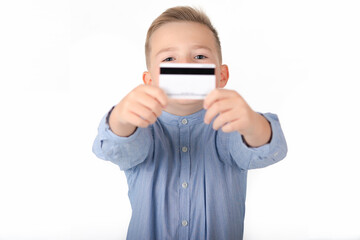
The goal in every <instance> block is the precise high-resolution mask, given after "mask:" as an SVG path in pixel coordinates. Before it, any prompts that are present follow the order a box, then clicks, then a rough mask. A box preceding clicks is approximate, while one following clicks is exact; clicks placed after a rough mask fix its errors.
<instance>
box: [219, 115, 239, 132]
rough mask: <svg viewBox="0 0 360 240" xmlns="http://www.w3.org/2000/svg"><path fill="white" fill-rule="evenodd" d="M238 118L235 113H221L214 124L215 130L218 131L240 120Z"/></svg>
mask: <svg viewBox="0 0 360 240" xmlns="http://www.w3.org/2000/svg"><path fill="white" fill-rule="evenodd" d="M238 118H239V117H238V115H236V114H235V113H234V111H227V112H224V113H221V114H220V115H219V116H218V117H217V118H216V119H215V121H214V122H213V129H214V130H218V129H219V128H221V127H222V126H224V125H226V124H229V123H231V122H233V121H236V120H238Z"/></svg>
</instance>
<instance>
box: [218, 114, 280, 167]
mask: <svg viewBox="0 0 360 240" xmlns="http://www.w3.org/2000/svg"><path fill="white" fill-rule="evenodd" d="M262 115H263V116H264V117H265V118H266V119H267V120H268V121H269V123H270V125H271V130H272V137H271V141H270V142H269V143H267V144H265V145H263V146H260V147H256V148H252V147H248V146H247V145H246V143H245V142H244V140H243V137H242V135H241V134H239V133H238V132H232V133H229V134H226V133H221V134H219V138H222V139H221V140H219V142H220V143H221V146H220V147H221V149H219V152H220V153H221V155H222V156H223V158H224V159H228V161H233V162H235V163H236V164H237V165H238V166H239V167H240V168H242V169H245V170H248V169H254V168H263V167H266V166H269V165H271V164H274V163H276V162H279V161H280V160H282V159H284V158H285V156H286V154H287V144H286V140H285V137H284V134H283V131H282V129H281V126H280V122H279V119H278V117H277V115H275V114H272V113H265V114H262ZM218 147H219V146H218Z"/></svg>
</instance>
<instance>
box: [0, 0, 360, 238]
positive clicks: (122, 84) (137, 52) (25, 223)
mask: <svg viewBox="0 0 360 240" xmlns="http://www.w3.org/2000/svg"><path fill="white" fill-rule="evenodd" d="M177 5H191V6H198V7H202V8H203V9H204V10H205V11H206V12H207V14H208V15H209V16H210V18H211V19H212V22H213V24H214V25H215V27H216V28H217V30H218V32H219V34H220V39H221V42H222V46H223V59H224V63H227V64H228V65H229V68H230V80H229V84H228V86H227V88H229V89H235V90H237V91H238V92H239V93H240V94H241V95H242V96H243V97H244V98H245V99H246V100H247V102H248V103H249V104H250V106H251V107H252V108H253V109H254V110H256V111H261V112H274V113H277V114H278V116H279V118H280V121H281V124H282V127H283V130H284V132H285V136H286V139H287V142H288V147H289V152H288V156H287V157H286V159H285V160H283V161H282V162H280V163H278V164H275V165H273V166H270V167H268V168H264V169H258V170H252V171H250V172H249V178H248V192H247V193H248V195H247V210H246V218H245V234H244V238H245V239H248V240H251V239H255V240H262V239H264V240H268V239H271V240H272V239H275V240H279V239H284V240H289V239H290V240H291V239H319V240H320V239H360V190H359V188H360V187H359V185H360V174H359V170H360V157H359V146H358V145H359V144H358V143H359V134H360V128H359V122H360V114H359V112H358V111H359V102H360V97H359V94H358V91H359V90H360V87H359V86H360V85H359V83H358V82H360V71H359V67H360V57H359V56H360V47H359V46H360V44H359V43H360V14H359V12H360V2H359V1H350V0H342V1H340V0H336V1H335V0H333V1H332V0H301V1H300V0H298V1H295V0H282V1H281V0H276V1H267V0H243V1H236V0H221V1H209V0H207V1H176V0H174V1H169V0H167V1H165V0H163V1H141V2H140V1H126V2H125V1H115V0H112V1H85V0H83V1H45V0H44V1H38V0H34V1H1V3H0V36H1V37H0V110H1V118H0V239H1V240H8V239H9V240H11V239H76V240H77V239H104V240H108V239H109V240H110V239H124V238H125V236H126V231H127V227H128V222H129V219H130V216H131V207H130V204H129V201H128V197H127V190H128V189H127V183H126V178H125V175H124V173H123V172H121V171H120V170H119V168H118V166H116V165H114V164H112V163H110V162H106V161H103V160H100V159H97V158H96V157H95V156H94V155H93V153H92V152H91V147H92V143H93V140H94V138H95V136H96V133H97V126H98V124H99V122H100V119H101V118H102V116H103V115H104V114H105V113H106V112H107V111H108V110H109V108H110V107H111V106H112V105H114V104H116V103H117V102H118V101H120V99H121V98H122V97H123V96H124V95H125V94H126V93H127V92H129V91H130V90H131V89H132V88H134V87H135V86H137V85H138V84H140V83H142V78H141V77H142V72H143V71H144V70H146V67H145V61H144V48H143V46H144V41H145V35H146V31H147V28H148V27H149V25H150V23H151V21H152V20H153V19H154V18H155V17H157V16H158V15H159V14H161V12H163V11H164V10H165V9H167V8H168V7H172V6H177Z"/></svg>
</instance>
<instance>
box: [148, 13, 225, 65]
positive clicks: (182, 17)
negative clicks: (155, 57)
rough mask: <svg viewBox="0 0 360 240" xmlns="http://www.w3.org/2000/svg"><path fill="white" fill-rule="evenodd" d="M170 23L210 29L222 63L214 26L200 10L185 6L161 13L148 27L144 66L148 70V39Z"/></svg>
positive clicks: (219, 45) (218, 40)
mask: <svg viewBox="0 0 360 240" xmlns="http://www.w3.org/2000/svg"><path fill="white" fill-rule="evenodd" d="M170 22H195V23H200V24H203V25H205V26H206V27H208V28H209V29H210V31H211V32H212V33H213V34H214V37H215V41H216V45H217V51H218V55H219V60H220V63H221V62H222V56H221V44H220V39H219V36H218V33H217V31H216V29H215V28H214V26H213V25H212V24H211V21H210V19H209V17H208V16H207V15H206V14H205V13H204V12H203V11H201V10H198V9H194V8H192V7H187V6H179V7H173V8H169V9H167V10H166V11H165V12H163V13H162V14H161V15H160V16H159V17H157V18H156V19H155V20H154V21H153V22H152V24H151V25H150V27H149V29H148V32H147V35H146V42H145V57H146V66H147V67H148V68H149V65H150V59H149V54H150V50H151V49H150V38H151V36H152V34H153V33H154V32H155V31H156V30H157V29H158V28H159V27H161V26H162V25H164V24H166V23H170Z"/></svg>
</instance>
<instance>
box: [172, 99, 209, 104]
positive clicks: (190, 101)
mask: <svg viewBox="0 0 360 240" xmlns="http://www.w3.org/2000/svg"><path fill="white" fill-rule="evenodd" d="M171 101H172V102H174V103H176V104H181V105H191V104H196V103H197V104H200V103H202V102H203V101H204V100H201V99H200V100H199V99H172V100H171Z"/></svg>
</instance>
